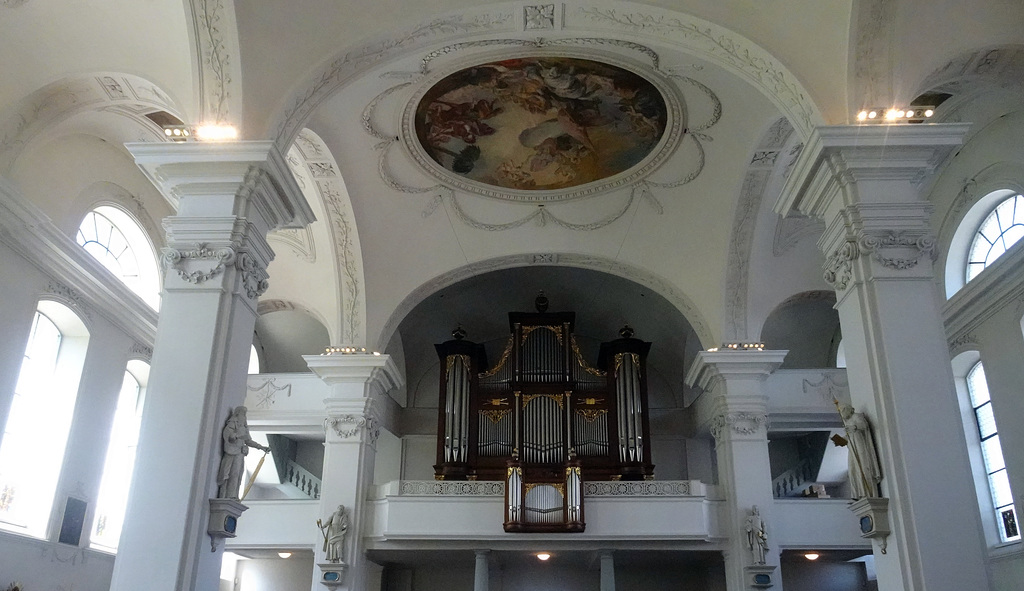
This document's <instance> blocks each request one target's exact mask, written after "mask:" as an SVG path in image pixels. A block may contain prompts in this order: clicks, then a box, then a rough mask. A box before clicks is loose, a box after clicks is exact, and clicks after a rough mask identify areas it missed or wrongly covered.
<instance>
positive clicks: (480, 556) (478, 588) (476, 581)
mask: <svg viewBox="0 0 1024 591" xmlns="http://www.w3.org/2000/svg"><path fill="white" fill-rule="evenodd" d="M490 556H491V551H490V550H477V551H476V569H475V570H474V571H473V591H487V588H488V586H489V585H490V577H491V572H490V562H489V561H490Z"/></svg>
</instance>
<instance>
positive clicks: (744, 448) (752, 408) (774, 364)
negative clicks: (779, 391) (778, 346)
mask: <svg viewBox="0 0 1024 591" xmlns="http://www.w3.org/2000/svg"><path fill="white" fill-rule="evenodd" d="M786 353H788V351H753V350H736V351H732V350H723V351H701V352H700V353H698V354H697V358H696V360H694V364H693V366H691V368H690V370H689V372H688V373H687V375H686V383H687V384H689V385H691V386H698V387H700V388H702V389H703V390H704V393H703V394H701V397H700V398H699V399H698V401H697V415H698V421H699V422H700V423H701V424H707V425H709V426H710V429H711V434H712V436H714V438H715V455H716V457H717V459H718V482H719V486H720V487H721V488H722V490H723V492H724V494H725V497H726V503H727V506H728V520H727V524H726V527H727V530H726V531H728V532H729V541H728V542H727V546H726V549H725V552H724V554H725V579H726V588H727V589H729V591H739V590H741V589H748V588H750V587H749V586H748V584H749V581H750V579H751V577H752V576H753V571H752V570H751V569H754V570H756V571H757V572H760V573H765V574H768V575H769V576H770V577H771V578H772V581H773V583H774V584H773V586H772V589H775V590H776V591H781V589H782V575H781V573H780V572H778V566H779V547H778V545H777V544H776V543H775V542H774V540H773V539H772V530H771V524H772V519H771V517H772V507H773V503H774V496H773V493H772V475H771V469H770V467H769V462H768V397H767V396H766V395H765V394H764V391H763V386H764V381H765V380H766V379H768V376H769V375H771V373H772V372H773V371H775V370H776V369H777V368H778V367H779V365H781V364H782V361H783V359H785V357H786ZM755 506H756V507H757V508H758V510H759V512H760V515H761V520H762V521H763V523H764V524H765V529H766V532H767V534H768V551H767V552H765V561H764V564H763V565H761V564H758V563H757V560H756V559H755V555H754V553H753V552H752V551H751V548H750V546H749V544H748V542H747V531H746V524H747V517H748V516H749V515H750V512H751V511H752V510H753V508H754V507H755Z"/></svg>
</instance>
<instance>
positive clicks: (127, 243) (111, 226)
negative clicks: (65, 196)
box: [75, 205, 160, 309]
mask: <svg viewBox="0 0 1024 591" xmlns="http://www.w3.org/2000/svg"><path fill="white" fill-rule="evenodd" d="M75 239H76V240H77V241H78V244H79V245H81V246H82V248H84V249H85V251H86V252H88V253H89V254H91V255H92V256H93V257H94V258H95V259H96V260H98V261H99V262H100V263H102V264H103V266H104V267H106V268H107V270H109V271H110V272H111V273H113V274H114V275H115V276H117V277H118V278H119V279H121V281H123V282H124V283H125V285H127V286H128V287H129V288H130V289H131V290H132V291H134V292H135V293H136V294H137V295H138V296H139V297H141V298H142V299H143V300H144V301H145V302H146V303H147V304H149V305H150V307H152V308H153V309H157V308H158V307H159V304H160V299H159V298H160V285H159V271H158V269H157V264H156V256H155V254H154V251H153V247H152V245H151V244H150V242H149V239H148V238H147V237H146V234H145V232H143V231H142V228H141V227H140V226H139V224H138V223H137V222H136V221H135V220H134V219H132V217H131V216H129V215H128V214H127V213H125V212H124V211H122V210H120V209H118V208H116V207H112V206H109V205H101V206H100V207H97V208H96V209H93V210H92V211H90V212H89V213H87V214H86V215H85V219H83V220H82V224H81V225H80V226H79V227H78V233H77V234H76V236H75Z"/></svg>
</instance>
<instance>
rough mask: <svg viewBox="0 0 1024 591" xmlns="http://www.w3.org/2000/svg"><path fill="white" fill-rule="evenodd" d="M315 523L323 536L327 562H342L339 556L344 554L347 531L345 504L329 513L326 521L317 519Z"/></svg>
mask: <svg viewBox="0 0 1024 591" xmlns="http://www.w3.org/2000/svg"><path fill="white" fill-rule="evenodd" d="M316 524H317V526H319V527H320V533H321V534H322V535H323V536H324V554H326V555H327V562H343V561H342V560H341V556H342V554H344V546H345V533H346V532H348V513H347V512H346V511H345V505H338V509H337V510H336V511H335V512H334V513H331V516H330V517H328V518H327V522H326V523H324V522H323V521H321V520H319V519H317V520H316Z"/></svg>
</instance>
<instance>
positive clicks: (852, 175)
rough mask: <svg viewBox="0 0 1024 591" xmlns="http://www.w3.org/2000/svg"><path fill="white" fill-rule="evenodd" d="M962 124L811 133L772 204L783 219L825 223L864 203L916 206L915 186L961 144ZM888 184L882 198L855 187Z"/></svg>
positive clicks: (821, 129) (857, 127)
mask: <svg viewBox="0 0 1024 591" xmlns="http://www.w3.org/2000/svg"><path fill="white" fill-rule="evenodd" d="M969 129H970V125H969V124H966V123H942V124H918V125H909V124H908V125H838V126H829V127H818V128H816V129H815V130H814V131H812V132H811V136H810V137H809V138H808V140H807V143H806V144H805V146H804V149H803V151H802V153H801V154H800V157H799V158H798V159H797V161H796V164H794V166H793V170H792V172H791V174H790V176H789V179H788V180H787V182H786V184H785V186H784V187H783V190H782V194H781V195H780V196H779V199H778V201H777V202H776V204H775V212H776V213H778V214H779V215H781V216H787V215H790V214H791V213H800V214H803V215H806V216H810V217H814V218H820V219H824V220H826V222H827V221H829V220H831V219H832V218H834V217H835V215H837V214H838V211H839V210H840V209H842V208H843V207H846V206H848V205H852V204H854V203H860V202H868V201H883V202H891V201H916V200H918V199H919V198H920V197H919V195H918V190H917V188H916V186H915V185H917V184H919V183H920V182H921V181H923V180H924V179H925V177H927V176H928V175H930V174H931V173H932V172H934V171H935V168H936V167H937V166H939V165H940V164H942V162H944V161H945V160H946V158H947V157H948V156H949V154H950V153H951V152H952V151H953V150H954V149H956V148H957V147H958V146H959V145H960V144H961V143H963V139H964V136H965V135H966V134H967V131H968V130H969ZM877 181H882V182H886V183H887V186H886V190H885V191H884V192H883V194H869V193H866V192H864V191H859V190H858V189H859V187H858V185H860V184H865V183H872V182H877Z"/></svg>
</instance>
